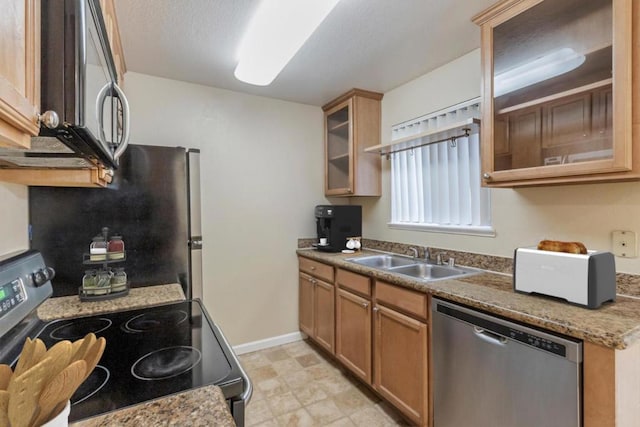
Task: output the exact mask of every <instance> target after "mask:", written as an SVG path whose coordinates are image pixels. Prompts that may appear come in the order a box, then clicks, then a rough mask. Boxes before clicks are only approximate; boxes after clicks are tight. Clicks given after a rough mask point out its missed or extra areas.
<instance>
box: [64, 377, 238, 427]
mask: <svg viewBox="0 0 640 427" xmlns="http://www.w3.org/2000/svg"><path fill="white" fill-rule="evenodd" d="M235 425H236V424H235V422H234V421H233V418H232V417H231V413H230V412H229V410H228V409H227V404H226V401H225V399H224V395H223V394H222V391H221V390H220V388H219V387H217V386H214V385H211V386H206V387H201V388H197V389H194V390H189V391H186V392H182V393H178V394H173V395H171V396H168V397H163V398H161V399H156V400H152V401H149V402H145V403H141V404H139V405H135V406H131V407H129V408H125V409H121V410H118V411H114V412H110V413H107V414H104V415H100V416H97V417H93V418H88V419H86V420H82V421H78V422H75V423H71V424H70V426H72V427H107V426H108V427H116V426H135V427H156V426H180V427H197V426H203V427H204V426H216V427H235Z"/></svg>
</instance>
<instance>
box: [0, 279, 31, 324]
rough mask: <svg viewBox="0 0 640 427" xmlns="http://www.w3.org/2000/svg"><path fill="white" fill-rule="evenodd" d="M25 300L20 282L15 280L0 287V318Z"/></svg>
mask: <svg viewBox="0 0 640 427" xmlns="http://www.w3.org/2000/svg"><path fill="white" fill-rule="evenodd" d="M24 300H25V292H24V288H23V287H22V284H21V283H20V280H18V279H16V280H14V281H12V282H10V283H7V284H6V285H3V286H2V287H0V317H2V316H4V315H5V314H7V313H8V312H9V311H10V310H11V309H12V308H14V307H15V306H17V305H19V304H20V303H21V302H22V301H24Z"/></svg>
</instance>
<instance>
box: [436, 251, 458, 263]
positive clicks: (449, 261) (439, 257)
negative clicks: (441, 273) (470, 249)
mask: <svg viewBox="0 0 640 427" xmlns="http://www.w3.org/2000/svg"><path fill="white" fill-rule="evenodd" d="M442 255H446V253H445V252H438V253H437V254H436V264H437V265H445V264H446V265H448V266H449V267H455V264H456V260H455V258H454V257H452V256H450V257H449V260H448V261H447V262H444V259H443V258H442Z"/></svg>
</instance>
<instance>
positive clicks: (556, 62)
mask: <svg viewBox="0 0 640 427" xmlns="http://www.w3.org/2000/svg"><path fill="white" fill-rule="evenodd" d="M584 61H585V56H584V55H581V54H579V53H577V52H576V51H575V50H573V49H571V48H570V47H564V48H562V49H558V50H555V51H553V52H550V53H547V54H545V55H543V56H541V57H539V58H536V59H534V60H533V61H529V62H527V63H524V64H522V65H518V66H517V67H514V68H511V69H510V70H507V71H505V72H503V73H500V74H498V75H496V76H495V79H494V89H493V96H494V97H498V96H501V95H504V94H507V93H509V92H513V91H515V90H518V89H522V88H523V87H527V86H531V85H533V84H536V83H539V82H542V81H544V80H548V79H550V78H552V77H556V76H559V75H561V74H564V73H568V72H569V71H571V70H574V69H576V68H578V67H579V66H581V65H582V64H583V63H584Z"/></svg>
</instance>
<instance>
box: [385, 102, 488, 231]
mask: <svg viewBox="0 0 640 427" xmlns="http://www.w3.org/2000/svg"><path fill="white" fill-rule="evenodd" d="M479 110H480V108H479V103H478V100H477V99H476V100H472V101H467V102H465V103H462V104H458V105H456V106H454V107H451V108H449V109H447V110H444V111H439V112H436V113H433V114H429V115H427V116H424V117H420V118H418V119H415V120H411V121H409V122H406V123H403V124H400V125H397V126H394V127H393V129H392V132H393V135H394V136H393V138H392V147H391V149H390V153H389V156H388V157H389V159H390V162H391V222H390V223H389V225H390V226H391V227H393V228H404V229H414V230H425V231H436V232H444V233H457V234H474V235H489V236H493V235H495V232H494V230H493V228H492V227H491V215H490V214H491V211H490V193H489V189H488V188H483V187H482V186H481V182H480V179H481V177H480V173H481V172H480V138H479V133H478V128H479V126H478V124H479V116H480V111H479ZM439 141H440V142H439Z"/></svg>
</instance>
